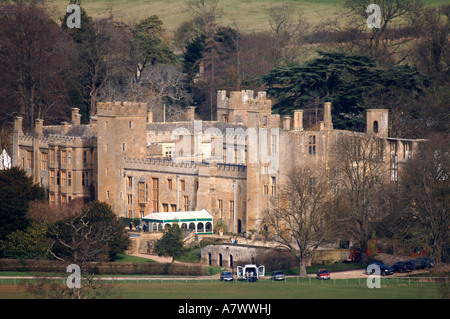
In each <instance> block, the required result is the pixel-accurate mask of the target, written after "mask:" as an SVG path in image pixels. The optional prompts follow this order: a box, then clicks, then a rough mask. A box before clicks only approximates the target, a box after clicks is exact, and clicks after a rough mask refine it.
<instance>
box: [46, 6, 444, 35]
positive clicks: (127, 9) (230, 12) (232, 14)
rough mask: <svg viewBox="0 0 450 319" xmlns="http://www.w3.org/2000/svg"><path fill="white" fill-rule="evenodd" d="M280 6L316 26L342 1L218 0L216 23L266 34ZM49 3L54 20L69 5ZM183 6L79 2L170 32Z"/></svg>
mask: <svg viewBox="0 0 450 319" xmlns="http://www.w3.org/2000/svg"><path fill="white" fill-rule="evenodd" d="M283 2H290V3H292V4H293V5H294V6H295V7H297V8H299V9H301V10H302V11H303V12H304V15H305V17H306V19H307V21H308V22H309V23H310V24H312V25H314V26H317V25H320V24H321V23H322V22H323V21H324V20H325V19H326V18H328V17H331V16H332V15H334V14H335V13H336V12H337V11H339V10H340V9H341V4H342V3H343V0H294V1H282V0H220V2H219V7H220V12H221V15H220V18H219V21H218V22H219V24H222V25H233V24H234V21H236V22H237V25H238V26H239V28H240V29H241V30H244V31H247V32H251V31H261V30H268V29H269V28H270V26H269V23H268V18H267V14H268V11H269V9H270V8H271V7H273V6H276V5H278V4H280V3H283ZM424 2H425V3H426V4H427V5H430V6H438V5H442V4H445V3H447V0H424ZM48 3H49V4H50V5H54V6H55V17H60V16H62V15H63V14H64V11H65V9H66V7H67V4H68V3H69V1H68V0H48ZM186 3H187V1H186V0H151V1H150V0H82V2H81V5H82V6H83V7H84V8H85V9H86V11H87V13H88V14H89V15H90V16H92V17H94V18H95V17H106V16H108V15H109V8H110V4H112V12H113V15H114V18H115V19H117V20H121V21H124V22H126V23H129V24H134V23H136V22H138V21H139V20H141V19H143V18H146V17H148V16H150V15H152V14H156V15H158V16H159V17H160V18H161V20H162V21H163V22H164V25H165V27H166V28H167V30H168V31H169V32H172V31H174V30H175V29H176V28H177V27H178V26H179V25H180V23H182V22H183V21H186V20H188V19H189V18H190V12H189V11H188V10H187V8H186Z"/></svg>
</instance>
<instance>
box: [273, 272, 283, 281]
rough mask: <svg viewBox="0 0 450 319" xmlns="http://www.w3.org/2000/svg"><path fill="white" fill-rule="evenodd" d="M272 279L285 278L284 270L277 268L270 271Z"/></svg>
mask: <svg viewBox="0 0 450 319" xmlns="http://www.w3.org/2000/svg"><path fill="white" fill-rule="evenodd" d="M272 280H286V276H285V275H284V272H282V271H279V270H277V271H274V272H273V273H272Z"/></svg>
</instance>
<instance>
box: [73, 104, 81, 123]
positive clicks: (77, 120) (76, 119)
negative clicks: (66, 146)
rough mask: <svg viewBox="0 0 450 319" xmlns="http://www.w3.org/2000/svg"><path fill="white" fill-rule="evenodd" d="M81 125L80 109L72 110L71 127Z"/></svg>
mask: <svg viewBox="0 0 450 319" xmlns="http://www.w3.org/2000/svg"><path fill="white" fill-rule="evenodd" d="M80 124H81V114H80V109H79V108H77V107H74V108H72V125H80Z"/></svg>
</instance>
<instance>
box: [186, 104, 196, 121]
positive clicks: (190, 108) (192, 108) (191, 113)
mask: <svg viewBox="0 0 450 319" xmlns="http://www.w3.org/2000/svg"><path fill="white" fill-rule="evenodd" d="M187 117H188V118H187V120H188V121H195V106H188V114H187Z"/></svg>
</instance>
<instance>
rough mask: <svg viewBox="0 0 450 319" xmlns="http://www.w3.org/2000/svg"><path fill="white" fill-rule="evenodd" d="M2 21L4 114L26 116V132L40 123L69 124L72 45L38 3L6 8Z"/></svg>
mask: <svg viewBox="0 0 450 319" xmlns="http://www.w3.org/2000/svg"><path fill="white" fill-rule="evenodd" d="M0 16H1V18H0V59H1V61H2V63H1V64H0V74H1V78H2V81H1V83H0V108H1V110H2V113H4V114H5V115H6V116H5V117H6V119H7V120H11V118H12V117H13V116H15V115H21V116H23V117H24V126H25V130H32V129H33V128H34V120H35V119H37V118H40V119H45V120H47V121H48V122H50V121H49V120H56V119H62V118H65V116H66V114H65V113H66V111H67V108H64V107H63V105H64V104H65V103H64V101H65V98H66V78H65V77H66V74H67V72H68V71H69V69H68V67H67V65H68V57H69V55H70V41H69V39H67V38H66V37H65V36H64V34H63V33H62V32H61V30H60V28H59V27H58V26H57V25H56V24H55V23H54V21H52V19H51V17H50V13H49V12H48V11H47V9H46V8H45V7H44V6H43V5H42V4H41V3H39V2H37V1H30V2H25V1H17V2H14V3H10V2H2V3H0Z"/></svg>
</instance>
